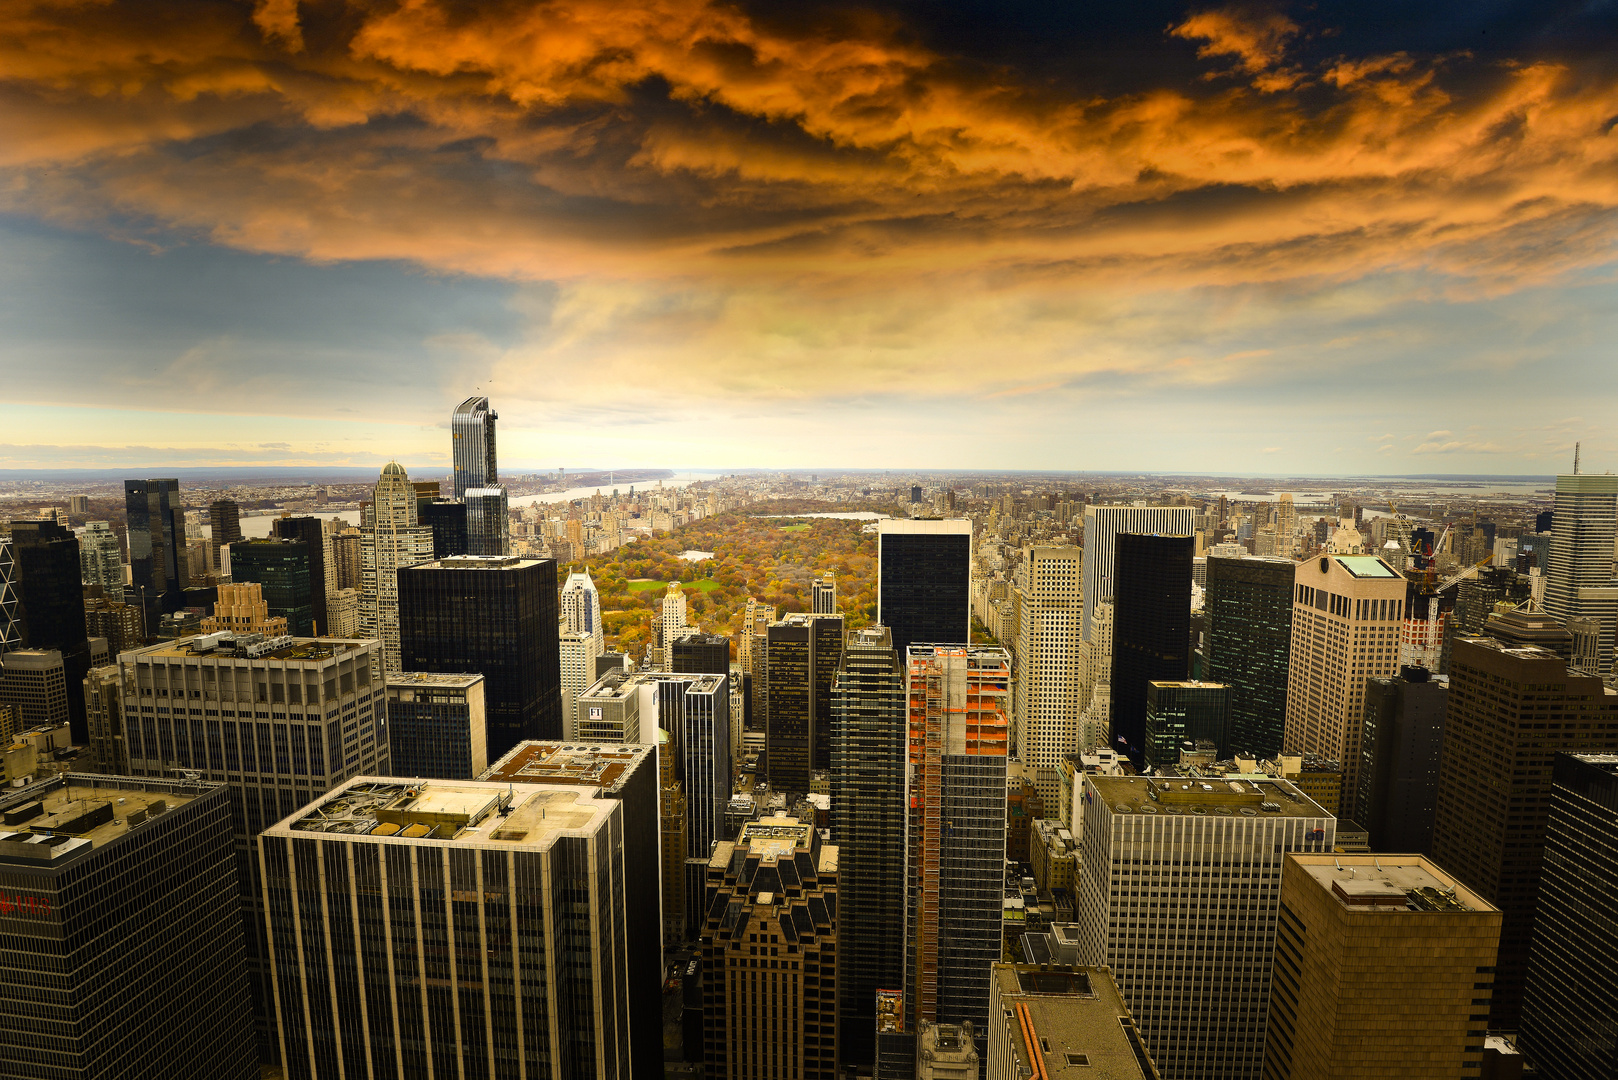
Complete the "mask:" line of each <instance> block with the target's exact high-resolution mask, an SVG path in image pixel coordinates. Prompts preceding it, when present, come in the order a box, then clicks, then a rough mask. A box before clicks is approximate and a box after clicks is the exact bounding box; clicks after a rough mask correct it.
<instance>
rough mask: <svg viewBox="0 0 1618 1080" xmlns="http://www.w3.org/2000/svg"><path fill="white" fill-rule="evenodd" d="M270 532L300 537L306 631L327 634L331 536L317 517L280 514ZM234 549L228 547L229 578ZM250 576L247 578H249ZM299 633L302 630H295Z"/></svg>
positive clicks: (291, 538) (332, 573)
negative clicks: (307, 613)
mask: <svg viewBox="0 0 1618 1080" xmlns="http://www.w3.org/2000/svg"><path fill="white" fill-rule="evenodd" d="M270 535H272V536H276V537H279V538H280V539H282V540H301V541H303V545H304V549H305V551H306V552H307V557H308V560H309V605H310V608H311V611H310V618H311V620H312V625H311V627H310V629H309V630H308V631H307V632H308V633H313V634H330V633H331V632H332V629H331V616H330V614H328V612H327V611H326V594H327V593H328V592H331V591H334V590H333V589H332V586H331V585H330V582H331V580H332V579H333V578H334V577H335V576H336V574H335V572H334V571H333V568H332V565H331V562H332V556H331V538H330V537H329V536H328V535H327V533H326V526H325V523H324V522H322V521H321V520H320V519H319V518H317V517H284V518H276V519H275V520H274V521H273V522H271V523H270ZM235 555H236V549H235V548H232V549H231V569H232V578H233V580H240V578H237V577H235ZM249 580H251V579H249ZM297 632H299V633H303V632H304V631H297Z"/></svg>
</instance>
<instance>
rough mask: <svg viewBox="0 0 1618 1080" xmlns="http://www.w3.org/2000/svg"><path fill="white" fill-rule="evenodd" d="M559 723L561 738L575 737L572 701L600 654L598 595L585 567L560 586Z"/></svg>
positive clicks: (592, 676) (590, 677)
mask: <svg viewBox="0 0 1618 1080" xmlns="http://www.w3.org/2000/svg"><path fill="white" fill-rule="evenodd" d="M560 634H561V653H562V725H563V728H564V729H565V736H564V737H565V738H567V739H568V740H572V739H574V738H576V737H577V735H576V734H575V725H576V723H577V717H576V716H575V715H574V713H575V711H576V710H575V702H577V701H578V698H579V695H580V694H582V693H583V692H584V691H585V690H587V689H588V688H589V687H590V685H591V684H592V683H594V682H595V658H596V657H598V656H600V655H601V653H602V649H603V646H602V637H601V595H600V594H599V593H597V592H596V585H595V582H594V581H592V580H591V579H590V572H589V571H588V570H583V571H575V572H574V573H571V574H569V575H568V576H567V582H566V584H564V585H563V586H562V620H561V627H560Z"/></svg>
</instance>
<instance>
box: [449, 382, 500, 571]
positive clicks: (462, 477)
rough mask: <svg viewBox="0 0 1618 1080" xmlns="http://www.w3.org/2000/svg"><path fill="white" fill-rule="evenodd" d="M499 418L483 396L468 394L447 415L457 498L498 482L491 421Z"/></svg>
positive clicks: (497, 467)
mask: <svg viewBox="0 0 1618 1080" xmlns="http://www.w3.org/2000/svg"><path fill="white" fill-rule="evenodd" d="M498 419H500V415H499V414H498V413H496V412H495V411H494V410H493V409H492V408H490V407H489V399H488V398H486V397H469V398H467V399H466V400H465V401H463V402H461V403H460V404H459V405H457V406H455V411H454V412H453V413H451V414H450V418H449V426H450V438H451V440H452V445H451V450H452V457H453V460H454V463H455V498H456V499H457V500H459V501H465V500H466V493H467V491H468V490H469V489H472V488H486V487H493V486H495V485H497V484H499V483H500V469H499V466H498V465H496V464H495V445H494V422H495V421H496V420H498ZM502 554H503V552H502Z"/></svg>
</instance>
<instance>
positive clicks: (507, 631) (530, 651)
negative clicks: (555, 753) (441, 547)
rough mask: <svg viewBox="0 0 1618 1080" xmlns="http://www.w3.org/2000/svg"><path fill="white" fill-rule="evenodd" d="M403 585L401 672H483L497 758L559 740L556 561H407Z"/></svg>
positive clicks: (490, 740)
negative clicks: (530, 742)
mask: <svg viewBox="0 0 1618 1080" xmlns="http://www.w3.org/2000/svg"><path fill="white" fill-rule="evenodd" d="M398 582H399V650H400V653H399V655H400V658H401V661H402V664H403V668H404V670H405V671H438V672H445V673H449V674H456V673H461V674H465V673H471V672H476V673H478V674H481V675H483V677H484V678H485V679H486V680H487V683H486V686H485V698H484V704H485V709H486V715H487V717H488V728H489V730H488V748H489V756H490V757H491V758H498V757H500V756H501V755H502V754H504V753H506V751H508V750H510V749H511V748H512V747H514V746H516V745H517V744H518V743H519V742H521V741H523V740H524V739H560V738H561V737H562V671H561V657H560V650H559V647H558V642H557V638H556V635H555V633H554V632H552V631H551V627H553V626H555V625H556V624H557V610H556V605H557V600H556V564H555V563H554V562H552V561H551V560H549V559H520V558H494V557H486V556H477V555H461V556H458V557H456V558H453V559H440V560H438V561H436V562H429V563H422V564H420V565H417V566H410V567H405V568H403V569H401V570H400V571H399V572H398Z"/></svg>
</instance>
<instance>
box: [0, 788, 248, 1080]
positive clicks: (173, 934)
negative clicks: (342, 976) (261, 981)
mask: <svg viewBox="0 0 1618 1080" xmlns="http://www.w3.org/2000/svg"><path fill="white" fill-rule="evenodd" d="M0 814H3V815H4V820H5V823H6V824H5V831H4V832H3V833H0V878H3V879H4V887H3V889H0V917H4V918H5V921H6V924H7V925H6V937H5V945H4V949H3V951H0V956H3V957H4V962H5V967H6V972H7V976H6V978H5V979H4V980H0V1011H3V1013H4V1015H5V1016H6V1018H7V1019H6V1022H5V1024H4V1026H3V1028H0V1073H3V1074H4V1075H6V1076H18V1077H22V1076H63V1077H66V1076H72V1077H83V1078H85V1080H181V1078H185V1080H250V1078H255V1077H257V1076H258V1075H259V1065H258V1060H257V1057H256V1055H255V1054H254V1052H253V1050H254V1047H253V1017H252V1009H251V999H250V998H249V995H248V982H247V978H248V976H247V962H246V954H245V950H244V947H243V941H242V925H241V922H240V920H239V919H238V918H237V917H236V911H237V903H238V897H239V894H240V886H239V884H238V880H237V872H236V866H235V863H234V861H233V859H232V855H231V822H230V800H229V798H228V797H227V793H226V789H225V785H224V784H220V783H207V782H198V781H189V780H188V781H167V780H143V779H137V778H134V777H126V776H97V775H92V774H85V773H66V774H58V775H56V776H51V777H49V778H47V779H44V780H42V781H39V782H36V783H34V784H31V785H29V787H28V788H27V789H26V790H24V791H13V792H10V793H8V796H7V797H6V798H5V799H4V800H0ZM147 957H149V958H152V959H151V962H140V961H139V960H138V959H137V958H147Z"/></svg>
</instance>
